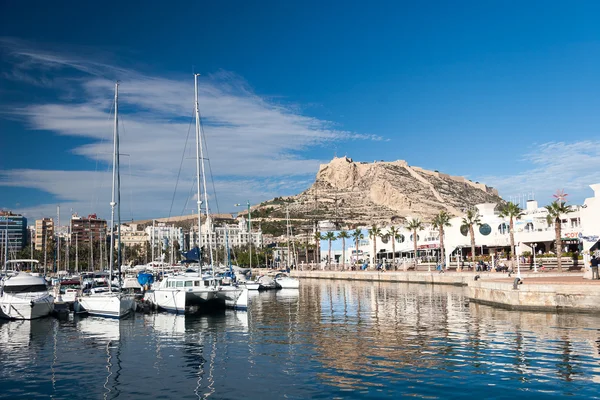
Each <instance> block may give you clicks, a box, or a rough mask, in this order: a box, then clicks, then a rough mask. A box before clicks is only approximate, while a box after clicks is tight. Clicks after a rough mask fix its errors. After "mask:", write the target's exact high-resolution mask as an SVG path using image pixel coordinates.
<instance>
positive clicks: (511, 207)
mask: <svg viewBox="0 0 600 400" xmlns="http://www.w3.org/2000/svg"><path fill="white" fill-rule="evenodd" d="M523 215H525V214H524V213H523V209H522V208H521V207H519V205H518V204H515V203H513V202H510V201H509V202H508V203H506V204H504V205H503V206H501V207H500V214H499V216H500V217H501V218H508V219H509V221H510V222H509V234H510V251H511V260H512V262H513V264H514V262H515V257H516V256H517V255H516V254H515V233H514V220H515V219H521V217H522V216H523Z"/></svg>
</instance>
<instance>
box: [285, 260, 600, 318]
mask: <svg viewBox="0 0 600 400" xmlns="http://www.w3.org/2000/svg"><path fill="white" fill-rule="evenodd" d="M291 275H292V276H295V277H298V278H300V279H306V278H311V279H338V280H358V281H373V282H408V283H416V284H434V285H456V286H467V287H468V290H469V298H470V300H471V301H472V302H475V303H481V304H487V305H493V306H498V307H503V308H508V309H514V310H531V311H554V312H563V311H568V312H592V313H600V280H595V281H592V280H589V279H584V278H583V272H581V271H577V272H562V273H559V272H537V273H535V272H522V273H521V278H520V279H518V280H517V275H516V274H512V275H511V276H510V277H509V276H508V274H507V273H500V272H472V271H467V272H446V273H439V271H431V272H427V271H416V272H415V271H408V272H405V271H388V272H377V271H322V270H314V271H295V270H294V271H292V273H291ZM476 276H477V279H476Z"/></svg>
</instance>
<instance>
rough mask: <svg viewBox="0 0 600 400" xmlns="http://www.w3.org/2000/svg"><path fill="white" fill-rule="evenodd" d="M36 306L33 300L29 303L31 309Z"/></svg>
mask: <svg viewBox="0 0 600 400" xmlns="http://www.w3.org/2000/svg"><path fill="white" fill-rule="evenodd" d="M34 305H35V303H34V302H33V300H31V301H30V302H29V306H30V307H31V308H33V306H34Z"/></svg>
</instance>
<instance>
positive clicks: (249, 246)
mask: <svg viewBox="0 0 600 400" xmlns="http://www.w3.org/2000/svg"><path fill="white" fill-rule="evenodd" d="M246 205H247V206H248V248H249V250H250V251H249V253H250V269H252V216H251V215H250V200H247V201H246ZM234 206H235V207H242V205H241V204H234Z"/></svg>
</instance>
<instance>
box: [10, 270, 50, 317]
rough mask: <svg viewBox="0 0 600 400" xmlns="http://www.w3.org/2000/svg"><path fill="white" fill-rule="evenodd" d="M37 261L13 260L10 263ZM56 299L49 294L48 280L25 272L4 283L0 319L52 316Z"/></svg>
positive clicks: (11, 277)
mask: <svg viewBox="0 0 600 400" xmlns="http://www.w3.org/2000/svg"><path fill="white" fill-rule="evenodd" d="M23 261H27V262H35V263H37V260H12V261H9V263H10V262H23ZM53 309H54V297H53V296H52V295H51V294H50V293H49V291H48V286H47V282H46V279H44V277H43V276H34V275H32V274H28V273H25V272H19V273H17V275H14V276H10V277H7V278H6V279H5V280H3V281H2V289H1V294H0V317H2V318H6V319H36V318H42V317H46V316H48V315H50V313H51V312H52V310H53Z"/></svg>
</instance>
